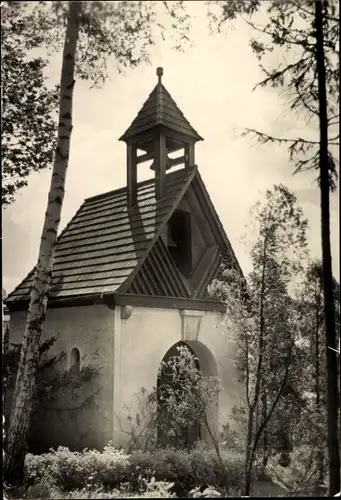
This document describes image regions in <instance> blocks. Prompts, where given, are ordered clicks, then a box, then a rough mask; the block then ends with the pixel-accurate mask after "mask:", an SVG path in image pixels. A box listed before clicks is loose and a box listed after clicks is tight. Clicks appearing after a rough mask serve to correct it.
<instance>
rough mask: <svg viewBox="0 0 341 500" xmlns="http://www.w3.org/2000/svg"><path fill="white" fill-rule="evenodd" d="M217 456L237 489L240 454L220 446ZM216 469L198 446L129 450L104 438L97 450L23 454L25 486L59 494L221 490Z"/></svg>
mask: <svg viewBox="0 0 341 500" xmlns="http://www.w3.org/2000/svg"><path fill="white" fill-rule="evenodd" d="M223 460H224V465H225V468H226V473H227V478H228V482H229V484H230V486H231V489H234V490H237V489H238V488H239V487H240V484H241V481H242V474H243V456H242V455H238V454H236V453H229V452H224V453H223ZM220 470H221V469H220V467H219V463H218V460H217V457H216V454H215V452H214V451H212V450H209V449H206V448H205V447H203V446H200V447H198V448H197V449H194V450H192V451H191V452H187V451H184V450H174V449H171V448H168V449H163V450H157V451H155V452H153V453H148V452H147V453H142V452H136V453H133V454H132V455H130V456H129V455H127V454H126V453H125V452H123V451H119V450H116V449H115V448H113V447H112V446H111V445H110V444H109V445H108V446H107V447H106V448H104V450H103V452H99V451H95V450H84V451H83V452H81V453H80V452H71V451H69V450H68V449H67V448H62V447H60V448H58V449H57V450H56V451H50V452H49V453H46V454H44V455H40V456H38V455H31V454H29V455H27V457H26V480H27V484H28V485H29V486H30V491H31V492H32V489H33V491H34V488H35V487H36V486H37V485H39V487H40V488H42V487H43V485H44V484H45V485H49V488H54V489H55V490H58V491H59V492H60V494H65V493H66V492H71V491H73V490H77V491H78V493H79V492H80V491H83V494H84V495H85V493H86V492H89V491H92V492H94V491H97V492H101V493H102V494H104V493H106V492H113V490H118V491H120V492H121V493H122V492H123V495H124V496H125V495H127V496H130V495H132V494H134V496H136V493H138V494H146V496H160V495H161V494H162V491H163V493H164V495H165V496H167V495H168V496H169V495H170V493H172V494H173V495H174V493H175V494H177V495H181V496H185V495H188V494H189V492H190V491H191V490H193V489H194V488H198V487H202V486H203V485H207V486H211V487H213V488H215V489H216V490H217V491H219V492H222V491H223V488H224V478H223V477H222V475H221V473H220V472H219V471H220ZM170 485H171V486H170ZM204 489H205V488H204ZM166 492H167V495H166ZM78 493H75V494H78ZM60 498H62V497H60ZM74 498H78V497H77V496H76V497H74ZM83 498H90V497H87V496H84V497H83ZM91 498H95V497H91ZM102 498H104V497H102Z"/></svg>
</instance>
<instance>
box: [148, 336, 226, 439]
mask: <svg viewBox="0 0 341 500" xmlns="http://www.w3.org/2000/svg"><path fill="white" fill-rule="evenodd" d="M182 347H186V349H187V352H189V355H190V359H191V362H194V366H193V368H194V369H195V370H196V374H197V380H201V377H212V378H213V379H216V380H217V378H216V377H217V374H218V372H217V365H216V362H215V359H214V356H213V355H212V353H211V351H210V350H209V349H208V348H207V347H206V346H205V345H204V344H203V343H201V342H199V341H187V342H177V343H176V344H174V345H173V346H172V347H171V348H170V349H169V350H168V351H167V352H166V354H165V356H164V357H163V359H162V361H161V365H160V369H159V373H158V379H157V401H158V419H157V441H158V444H159V445H160V446H166V445H170V446H174V447H180V448H181V447H182V448H190V447H191V446H193V444H194V443H195V442H196V441H198V440H201V439H202V440H204V441H206V442H207V443H210V442H211V438H210V432H208V429H207V426H204V425H203V424H202V423H200V419H198V418H196V413H195V412H194V414H193V413H192V414H191V412H189V413H190V414H189V415H188V414H187V415H188V418H187V417H186V418H185V419H182V420H183V422H182V425H181V426H180V427H179V425H175V432H173V431H174V428H173V427H174V418H173V416H172V414H171V411H170V410H169V409H170V408H172V407H173V408H174V405H175V408H176V413H178V408H181V403H182V402H183V399H182V396H183V394H182V391H181V385H180V391H179V392H180V398H179V399H180V404H179V406H177V401H176V397H177V386H176V385H175V386H174V382H175V380H174V379H175V378H176V377H174V359H175V358H177V357H178V356H179V352H180V350H181V348H182ZM172 360H173V361H172ZM169 363H170V365H171V366H170V367H169ZM175 372H176V370H175ZM180 372H181V376H182V377H184V376H185V379H183V380H182V384H183V383H185V385H186V381H187V382H188V383H189V385H188V384H187V388H188V387H190V383H191V380H190V379H186V369H185V370H184V369H183V367H182V368H181V369H180ZM190 372H191V370H190ZM192 373H193V372H192ZM180 384H181V380H180ZM169 387H170V388H171V390H169V389H168V388H169ZM174 389H175V390H174ZM194 394H196V392H195V391H194ZM211 394H212V392H211ZM169 395H171V396H172V397H173V402H172V404H171V405H169V404H167V397H168V396H169ZM174 396H175V402H174ZM181 400H182V401H181ZM193 415H194V417H193ZM201 421H202V419H201ZM206 421H207V424H208V425H209V428H210V431H211V432H212V433H213V434H215V433H216V432H217V430H218V429H217V423H218V390H217V392H216V394H215V395H214V396H213V399H212V398H211V399H210V404H209V406H208V407H207V411H206ZM177 422H178V419H177ZM170 431H171V432H170Z"/></svg>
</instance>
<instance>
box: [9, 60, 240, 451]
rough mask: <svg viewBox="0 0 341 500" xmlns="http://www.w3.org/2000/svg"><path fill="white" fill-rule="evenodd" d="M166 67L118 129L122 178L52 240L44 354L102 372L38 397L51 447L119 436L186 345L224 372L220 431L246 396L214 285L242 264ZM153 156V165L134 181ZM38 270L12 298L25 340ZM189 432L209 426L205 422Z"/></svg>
mask: <svg viewBox="0 0 341 500" xmlns="http://www.w3.org/2000/svg"><path fill="white" fill-rule="evenodd" d="M162 76H163V70H162V68H157V78H158V79H157V83H156V85H155V87H154V89H153V90H152V92H151V93H150V95H149V97H148V98H147V100H146V101H145V103H144V104H143V106H142V108H141V109H140V111H139V112H138V113H137V116H136V117H135V118H134V119H133V121H132V123H131V125H130V126H129V127H128V129H127V130H126V132H125V133H124V134H123V135H122V136H121V137H120V139H119V140H120V141H122V142H123V143H124V144H125V147H126V166H125V168H126V173H127V177H126V186H124V187H122V188H120V189H115V190H112V191H109V192H107V193H104V194H100V195H96V196H93V197H91V198H88V199H86V200H85V201H84V203H83V204H82V205H81V206H80V208H79V209H78V210H77V212H76V213H75V215H74V216H73V218H72V219H71V220H70V222H69V223H68V224H67V226H66V227H65V229H64V230H63V231H62V232H61V234H60V235H59V237H58V240H57V244H56V248H55V262H54V268H53V275H52V282H51V287H50V292H49V299H48V309H47V315H46V321H45V324H44V331H43V339H42V341H46V340H47V339H49V338H51V337H53V338H55V341H54V342H53V344H52V345H51V348H50V350H49V355H50V356H55V357H56V359H58V362H57V363H56V366H55V367H54V368H53V369H54V370H55V373H59V374H63V377H64V379H63V380H65V376H67V374H68V373H70V374H73V375H76V376H77V374H78V375H79V376H81V374H82V373H95V374H96V376H94V378H91V377H90V376H89V377H88V379H86V377H85V381H83V383H80V384H78V385H77V384H76V385H75V386H74V390H72V391H70V390H69V388H68V387H65V389H63V388H62V389H60V390H59V392H58V394H57V395H56V396H54V397H47V396H46V397H45V398H44V397H42V400H41V401H40V403H39V405H38V406H37V407H36V408H35V409H34V412H33V415H32V431H31V434H32V435H31V440H32V442H34V443H38V444H39V443H40V444H45V445H46V447H51V446H59V445H63V446H68V447H70V448H71V449H82V448H84V447H88V448H91V447H94V448H99V449H100V448H102V447H103V446H105V445H106V444H107V443H108V442H109V441H112V442H113V443H114V444H115V445H117V446H124V445H125V443H126V442H127V439H128V438H129V426H131V425H132V421H133V419H134V415H136V414H137V413H138V412H139V411H140V410H139V408H140V407H139V405H140V404H141V398H140V396H138V395H141V394H142V395H143V394H147V395H148V393H149V392H150V391H152V390H153V388H154V387H155V386H156V385H157V383H158V377H160V366H161V363H162V361H163V360H165V359H169V357H170V356H172V355H174V354H176V349H177V346H179V345H187V346H188V347H189V348H190V349H191V351H192V352H193V353H194V354H195V356H196V358H197V363H198V369H200V371H201V372H202V373H203V375H207V376H218V377H219V379H220V380H221V385H222V389H221V391H220V392H219V394H217V401H216V404H215V405H213V407H212V408H211V409H210V411H209V416H208V418H209V421H210V425H211V426H212V429H214V432H216V433H218V432H219V431H220V429H221V428H222V426H224V425H225V424H226V423H227V422H228V420H229V418H230V414H231V410H232V408H233V407H234V406H235V405H238V402H239V401H240V391H241V388H240V386H239V383H238V382H237V376H236V375H237V374H236V368H235V363H234V355H235V343H234V336H233V332H231V331H227V330H226V326H225V324H224V321H223V320H224V311H225V308H224V304H222V303H221V302H219V301H218V300H215V299H213V298H212V297H210V296H209V294H208V291H207V288H208V286H209V284H210V283H211V282H212V280H213V279H214V278H216V277H218V276H219V273H220V266H221V264H222V262H224V263H225V264H227V265H229V266H231V267H232V268H234V269H236V270H237V271H238V272H240V273H241V274H242V271H241V269H240V266H239V264H238V261H237V258H236V256H235V254H234V252H233V249H232V247H231V244H230V242H229V240H228V238H227V235H226V233H225V231H224V228H223V226H222V224H221V222H220V220H219V217H218V215H217V212H216V210H215V208H214V206H213V203H212V201H211V199H210V197H209V194H208V192H207V190H206V187H205V184H204V182H203V179H202V177H201V175H200V169H199V167H198V166H197V164H196V161H195V146H196V143H197V142H198V141H201V140H203V139H202V137H201V136H200V135H199V134H198V132H197V131H196V130H195V129H194V128H193V126H192V125H191V124H190V122H189V121H188V120H187V119H186V117H185V116H184V115H183V113H182V112H181V111H180V109H179V108H178V106H177V104H176V103H175V101H174V100H173V98H172V96H171V95H170V94H169V92H168V91H167V89H166V87H165V86H164V84H163V82H162ZM146 161H152V163H151V167H150V168H151V170H152V172H153V176H152V178H151V179H149V180H146V181H143V182H138V181H137V172H138V168H139V165H140V164H141V163H143V162H146ZM175 167H177V168H175ZM212 168H213V166H212ZM217 168H218V167H217ZM33 277H34V269H33V270H32V271H31V272H30V273H29V274H28V276H27V277H26V278H25V279H24V280H23V281H22V282H21V283H20V284H19V285H18V286H17V287H16V288H15V289H14V291H13V292H12V293H10V294H9V295H8V297H7V299H6V306H7V307H8V308H9V311H10V314H11V324H10V340H9V341H10V343H20V342H21V339H22V334H23V331H24V326H25V320H26V314H27V309H28V304H29V299H30V289H31V286H32V282H33ZM65 374H66V375H65ZM82 380H83V379H82ZM141 389H142V392H141ZM132 416H133V419H132ZM155 432H156V433H157V428H156V429H155ZM159 434H160V433H159ZM185 434H186V433H185ZM156 439H159V440H162V439H164V436H161V434H160V435H159V436H157V438H156ZM186 439H187V440H188V441H189V442H191V441H195V440H196V439H205V440H209V437H208V436H207V433H206V434H205V429H203V428H201V427H200V425H199V426H198V428H197V429H196V430H194V431H193V429H191V436H189V435H184V440H186Z"/></svg>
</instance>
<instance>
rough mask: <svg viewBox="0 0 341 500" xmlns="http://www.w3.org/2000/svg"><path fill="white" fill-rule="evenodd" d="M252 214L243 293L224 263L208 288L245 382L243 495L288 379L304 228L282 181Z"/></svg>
mask: <svg viewBox="0 0 341 500" xmlns="http://www.w3.org/2000/svg"><path fill="white" fill-rule="evenodd" d="M252 215H253V216H252V224H254V226H253V228H252V233H253V234H254V235H255V238H256V240H255V241H253V243H250V241H248V242H247V244H248V248H251V250H250V254H251V259H252V264H253V270H252V272H251V273H250V275H249V276H248V277H247V280H246V281H247V295H245V287H244V286H243V281H242V280H241V277H240V276H238V274H237V273H236V272H235V271H233V270H231V269H228V268H226V269H224V270H223V273H222V277H221V279H218V280H215V281H214V282H213V283H212V285H211V287H210V293H211V294H213V295H215V296H218V297H219V298H221V299H223V300H224V301H225V303H226V308H227V310H226V322H227V326H228V329H229V331H236V344H237V347H238V349H237V358H238V359H239V360H240V366H241V371H242V381H243V382H244V386H245V407H244V410H243V412H242V413H244V418H245V426H246V435H247V436H246V443H245V478H244V492H243V494H244V495H247V496H249V495H250V490H251V479H252V470H253V465H254V461H255V458H256V455H257V452H258V451H259V447H260V444H261V440H262V439H263V443H262V444H263V457H264V456H266V455H267V446H268V442H267V437H268V436H267V434H266V431H267V428H268V426H269V423H270V421H271V419H272V418H273V415H274V414H275V412H276V408H277V406H278V404H279V402H280V400H281V398H282V397H283V392H284V390H285V388H286V387H287V386H288V382H289V373H290V368H291V361H292V355H293V348H294V341H295V335H296V332H297V331H298V325H299V320H300V318H299V317H297V315H296V314H291V303H292V299H291V297H290V295H289V293H288V287H289V284H292V283H293V281H294V278H296V277H297V275H298V274H299V273H300V272H301V271H302V262H304V258H305V255H306V236H305V233H306V227H307V221H306V220H305V219H304V217H303V214H302V211H301V209H300V208H299V207H297V206H296V198H295V196H294V195H293V194H292V193H290V192H289V191H288V189H287V188H286V187H285V186H282V185H280V186H275V187H274V189H273V190H272V191H267V193H266V200H265V202H264V204H261V203H258V204H257V205H256V206H255V207H254V209H253V211H252ZM241 416H242V415H240V414H239V419H240V418H241ZM264 436H265V443H264Z"/></svg>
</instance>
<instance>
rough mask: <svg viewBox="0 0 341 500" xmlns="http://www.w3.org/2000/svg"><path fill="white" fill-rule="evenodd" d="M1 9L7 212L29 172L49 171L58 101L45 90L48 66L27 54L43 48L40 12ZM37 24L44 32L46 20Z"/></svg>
mask: <svg viewBox="0 0 341 500" xmlns="http://www.w3.org/2000/svg"><path fill="white" fill-rule="evenodd" d="M2 3H3V5H2V7H1V9H2V16H1V52H2V53H1V77H2V82H1V83H2V96H1V99H2V116H1V139H2V142H1V157H2V162H1V171H2V186H1V203H2V204H3V205H4V206H6V205H8V204H10V203H12V202H13V201H14V199H15V195H16V193H17V191H18V190H19V189H21V188H22V187H23V186H26V185H27V177H28V176H29V174H30V173H31V172H37V171H40V170H43V169H45V168H50V167H51V165H52V160H53V153H54V147H55V142H56V125H57V124H56V119H57V115H56V111H57V104H58V97H59V96H58V89H57V88H54V89H49V88H47V87H46V85H45V81H44V70H45V68H46V66H47V60H45V59H42V58H41V57H34V56H32V55H31V53H30V51H31V49H33V48H35V47H37V46H39V44H40V43H41V34H40V31H39V30H35V27H36V25H35V22H34V19H35V17H36V15H37V13H38V10H39V9H38V10H37V9H36V7H34V6H33V5H32V4H31V5H30V8H28V6H27V2H26V3H25V2H2ZM19 4H21V5H19ZM22 4H24V5H22ZM41 21H42V23H43V26H42V29H43V27H44V26H45V27H46V25H47V24H48V21H49V19H48V18H46V19H44V20H43V19H41Z"/></svg>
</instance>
